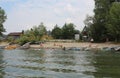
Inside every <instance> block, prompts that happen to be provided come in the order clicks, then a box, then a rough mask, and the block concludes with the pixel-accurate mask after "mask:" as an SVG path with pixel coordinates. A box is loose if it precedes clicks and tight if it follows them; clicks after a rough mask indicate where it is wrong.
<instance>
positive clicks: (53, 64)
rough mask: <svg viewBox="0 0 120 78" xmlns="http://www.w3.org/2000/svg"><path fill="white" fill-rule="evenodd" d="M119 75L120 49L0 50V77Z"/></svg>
mask: <svg viewBox="0 0 120 78" xmlns="http://www.w3.org/2000/svg"><path fill="white" fill-rule="evenodd" d="M116 77H117V78H119V77H120V53H119V52H90V51H63V50H59V49H41V50H32V49H29V50H19V49H16V50H0V78H116Z"/></svg>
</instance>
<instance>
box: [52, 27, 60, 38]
mask: <svg viewBox="0 0 120 78" xmlns="http://www.w3.org/2000/svg"><path fill="white" fill-rule="evenodd" d="M51 34H52V36H53V37H54V38H55V39H61V36H62V29H61V28H60V27H58V25H56V26H55V27H54V29H53V30H52V33H51Z"/></svg>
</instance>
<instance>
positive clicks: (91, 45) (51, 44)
mask: <svg viewBox="0 0 120 78" xmlns="http://www.w3.org/2000/svg"><path fill="white" fill-rule="evenodd" d="M117 46H120V44H114V43H90V42H79V43H77V42H69V43H68V42H66V43H64V42H46V43H43V44H40V45H30V48H45V49H47V48H53V49H54V48H55V49H61V48H64V47H65V48H71V47H77V48H81V47H88V48H100V49H101V48H104V47H117Z"/></svg>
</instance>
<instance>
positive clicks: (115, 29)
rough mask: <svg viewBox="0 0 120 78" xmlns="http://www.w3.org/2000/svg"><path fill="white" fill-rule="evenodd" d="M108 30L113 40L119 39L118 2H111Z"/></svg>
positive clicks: (119, 5)
mask: <svg viewBox="0 0 120 78" xmlns="http://www.w3.org/2000/svg"><path fill="white" fill-rule="evenodd" d="M108 31H109V33H110V35H112V37H113V38H115V41H120V3H117V2H116V3H113V5H112V7H111V8H110V12H109V22H108Z"/></svg>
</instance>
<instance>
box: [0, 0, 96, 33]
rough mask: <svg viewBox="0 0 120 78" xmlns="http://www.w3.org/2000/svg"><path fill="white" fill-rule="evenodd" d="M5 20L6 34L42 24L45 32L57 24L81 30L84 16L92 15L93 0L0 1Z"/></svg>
mask: <svg viewBox="0 0 120 78" xmlns="http://www.w3.org/2000/svg"><path fill="white" fill-rule="evenodd" d="M0 7H2V9H4V10H5V12H6V15H7V20H6V22H5V23H4V27H5V29H6V33H10V32H20V31H22V30H27V29H30V28H32V27H33V26H38V25H40V23H41V22H43V23H44V25H45V26H46V28H47V30H52V29H53V28H54V26H55V25H56V24H57V25H58V26H60V27H62V26H63V25H64V24H65V23H74V24H75V26H76V29H78V30H80V31H81V30H82V29H83V27H84V26H85V25H84V22H83V21H84V20H85V18H86V15H90V16H92V15H94V13H93V9H94V0H0Z"/></svg>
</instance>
